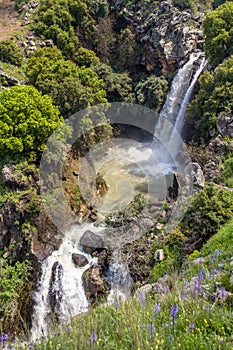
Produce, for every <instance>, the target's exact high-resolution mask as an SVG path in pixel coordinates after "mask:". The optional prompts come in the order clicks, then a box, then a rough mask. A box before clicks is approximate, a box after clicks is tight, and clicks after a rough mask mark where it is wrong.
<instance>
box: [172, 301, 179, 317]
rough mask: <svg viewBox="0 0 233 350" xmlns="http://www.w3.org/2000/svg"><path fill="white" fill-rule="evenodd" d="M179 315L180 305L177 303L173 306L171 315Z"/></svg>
mask: <svg viewBox="0 0 233 350" xmlns="http://www.w3.org/2000/svg"><path fill="white" fill-rule="evenodd" d="M177 315H178V305H177V304H175V305H173V306H172V308H171V317H172V318H173V319H174V318H176V317H177Z"/></svg>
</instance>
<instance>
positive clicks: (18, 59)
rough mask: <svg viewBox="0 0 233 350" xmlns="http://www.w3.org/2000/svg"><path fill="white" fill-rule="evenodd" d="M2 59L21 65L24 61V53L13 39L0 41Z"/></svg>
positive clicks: (0, 57)
mask: <svg viewBox="0 0 233 350" xmlns="http://www.w3.org/2000/svg"><path fill="white" fill-rule="evenodd" d="M0 60H1V61H3V62H6V63H11V64H13V65H15V66H20V65H21V64H22V61H23V53H22V52H21V51H20V49H19V48H18V46H17V45H16V44H15V43H14V42H13V41H12V40H2V41H0Z"/></svg>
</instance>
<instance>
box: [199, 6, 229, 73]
mask: <svg viewBox="0 0 233 350" xmlns="http://www.w3.org/2000/svg"><path fill="white" fill-rule="evenodd" d="M232 23H233V3H232V2H229V1H227V2H225V3H224V4H223V5H220V6H219V7H218V8H217V9H216V10H214V11H213V12H211V13H208V14H207V16H206V18H205V21H204V34H205V53H206V56H207V57H209V58H210V62H211V63H212V65H213V66H214V67H216V66H217V65H218V64H219V63H221V62H222V61H223V60H224V59H225V58H227V57H229V56H230V55H231V54H233V26H232Z"/></svg>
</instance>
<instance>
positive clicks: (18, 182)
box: [2, 165, 30, 190]
mask: <svg viewBox="0 0 233 350" xmlns="http://www.w3.org/2000/svg"><path fill="white" fill-rule="evenodd" d="M2 182H3V185H5V186H7V187H8V188H10V189H18V190H26V189H28V188H29V186H30V183H29V181H28V179H26V178H25V177H24V176H23V173H22V172H20V171H19V170H17V169H16V167H15V166H13V165H11V166H6V165H4V167H3V168H2Z"/></svg>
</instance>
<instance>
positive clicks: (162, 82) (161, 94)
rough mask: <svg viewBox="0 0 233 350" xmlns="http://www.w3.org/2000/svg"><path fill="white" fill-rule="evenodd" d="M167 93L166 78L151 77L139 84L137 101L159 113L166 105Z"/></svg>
mask: <svg viewBox="0 0 233 350" xmlns="http://www.w3.org/2000/svg"><path fill="white" fill-rule="evenodd" d="M167 91H168V82H167V80H166V79H165V78H164V77H161V78H160V77H156V76H154V75H151V76H150V77H148V78H147V79H146V80H144V81H142V82H139V83H138V84H137V86H136V88H135V96H136V101H137V102H138V103H140V104H142V105H143V106H145V107H148V108H152V109H154V110H155V111H157V112H158V111H159V110H160V108H161V107H162V105H163V103H164V100H165V98H166V93H167Z"/></svg>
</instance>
